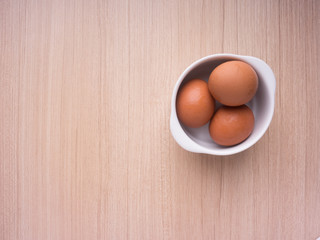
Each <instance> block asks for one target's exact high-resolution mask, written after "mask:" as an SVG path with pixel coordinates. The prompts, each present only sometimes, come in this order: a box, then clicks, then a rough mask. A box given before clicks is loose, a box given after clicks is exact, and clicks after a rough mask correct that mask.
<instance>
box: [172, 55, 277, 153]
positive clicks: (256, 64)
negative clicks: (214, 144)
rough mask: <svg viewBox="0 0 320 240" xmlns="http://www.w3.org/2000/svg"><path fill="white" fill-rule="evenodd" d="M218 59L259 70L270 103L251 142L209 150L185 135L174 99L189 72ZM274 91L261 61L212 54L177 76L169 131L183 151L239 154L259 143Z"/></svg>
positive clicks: (270, 114) (272, 80)
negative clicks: (243, 63) (234, 61)
mask: <svg viewBox="0 0 320 240" xmlns="http://www.w3.org/2000/svg"><path fill="white" fill-rule="evenodd" d="M219 59H225V60H226V61H227V60H241V61H244V62H246V63H248V64H250V65H251V66H252V67H253V68H254V69H259V72H262V75H263V76H267V77H265V78H264V79H266V78H267V79H268V81H265V85H266V87H267V94H268V99H269V101H270V107H269V108H268V109H267V111H268V113H267V119H266V121H265V125H263V126H262V127H261V130H260V131H259V132H258V133H257V135H256V136H255V137H254V138H253V139H252V138H251V141H247V140H245V141H243V142H242V143H240V144H238V145H235V146H232V147H230V148H229V147H226V148H223V149H210V148H207V147H205V146H202V145H200V144H199V143H197V142H196V141H194V140H193V139H192V138H190V137H189V136H188V135H187V133H186V132H185V131H184V130H183V128H182V126H181V124H180V122H179V120H178V117H177V112H176V97H177V93H178V90H179V88H180V85H181V83H182V82H183V80H184V79H185V77H186V76H187V75H188V73H189V72H190V71H192V70H193V69H195V68H196V67H198V66H199V65H201V64H203V63H205V62H207V61H212V60H219ZM275 89H276V79H275V76H274V73H273V71H272V69H271V68H270V66H269V65H268V64H267V63H266V62H264V61H263V60H261V59H259V58H256V57H252V56H245V55H237V54H231V53H219V54H213V55H208V56H205V57H203V58H200V59H198V60H196V61H195V62H193V63H191V64H190V65H189V66H188V67H187V68H186V69H185V70H184V71H183V72H182V74H181V75H180V76H179V78H178V81H177V82H176V84H175V86H174V89H173V92H172V97H171V115H170V131H171V134H172V136H173V138H174V139H175V141H176V142H177V143H178V144H179V145H180V146H181V147H182V148H184V149H185V150H187V151H190V152H194V153H204V154H210V155H217V156H228V155H232V154H236V153H239V152H242V151H244V150H246V149H248V148H250V147H251V146H253V145H254V144H255V143H256V142H258V141H259V139H261V138H262V136H263V135H264V134H265V132H266V131H267V129H268V127H269V125H270V123H271V120H272V117H273V113H274V104H275Z"/></svg>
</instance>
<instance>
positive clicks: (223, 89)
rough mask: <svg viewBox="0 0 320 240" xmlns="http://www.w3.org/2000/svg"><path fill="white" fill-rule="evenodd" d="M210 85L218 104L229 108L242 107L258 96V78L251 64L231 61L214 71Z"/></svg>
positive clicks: (210, 78)
mask: <svg viewBox="0 0 320 240" xmlns="http://www.w3.org/2000/svg"><path fill="white" fill-rule="evenodd" d="M208 85H209V90H210V92H211V94H212V96H213V97H214V98H215V99H216V100H217V101H218V102H221V103H222V104H224V105H227V106H240V105H242V104H245V103H247V102H249V101H250V100H251V99H252V98H253V96H254V95H255V94H256V91H257V89H258V76H257V74H256V72H255V71H254V69H253V68H252V67H251V66H250V65H249V64H247V63H244V62H241V61H229V62H225V63H222V64H221V65H219V66H218V67H216V68H215V69H214V70H213V71H212V73H211V74H210V77H209V82H208Z"/></svg>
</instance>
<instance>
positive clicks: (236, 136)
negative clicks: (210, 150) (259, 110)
mask: <svg viewBox="0 0 320 240" xmlns="http://www.w3.org/2000/svg"><path fill="white" fill-rule="evenodd" d="M253 128H254V115H253V113H252V111H251V109H250V108H249V107H247V106H246V105H242V106H238V107H227V106H222V107H220V108H219V109H218V110H217V111H216V113H215V114H214V116H213V118H212V120H211V122H210V125H209V132H210V136H211V138H212V139H213V140H214V141H215V142H216V143H217V144H219V145H222V146H232V145H236V144H238V143H241V142H242V141H244V140H245V139H246V138H248V137H249V135H250V134H251V132H252V130H253Z"/></svg>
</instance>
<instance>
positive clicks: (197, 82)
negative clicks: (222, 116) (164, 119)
mask: <svg viewBox="0 0 320 240" xmlns="http://www.w3.org/2000/svg"><path fill="white" fill-rule="evenodd" d="M176 106H177V115H178V118H179V120H180V121H181V122H182V123H183V124H184V125H186V126H188V127H192V128H197V127H201V126H202V125H204V124H206V123H207V122H208V121H209V120H210V118H211V117H212V115H213V112H214V106H215V103H214V99H213V97H212V96H211V94H210V92H209V89H208V84H207V82H205V81H203V80H201V79H193V80H191V81H189V82H187V83H186V84H184V85H183V86H182V87H181V88H180V90H179V92H178V96H177V105H176Z"/></svg>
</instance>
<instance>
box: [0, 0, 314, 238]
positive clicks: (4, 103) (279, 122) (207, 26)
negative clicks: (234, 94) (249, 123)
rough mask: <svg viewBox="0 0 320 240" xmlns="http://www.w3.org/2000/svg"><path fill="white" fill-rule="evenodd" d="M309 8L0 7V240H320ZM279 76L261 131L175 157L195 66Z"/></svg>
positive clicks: (235, 3)
mask: <svg viewBox="0 0 320 240" xmlns="http://www.w3.org/2000/svg"><path fill="white" fill-rule="evenodd" d="M319 23H320V3H319V1H317V0H306V1H298V0H296V1H274V0H267V1H263V0H258V1H253V0H244V1H239V0H203V1H196V0H188V1H182V0H176V1H165V0H161V1H147V0H120V1H112V0H106V1H105V0H98V1H85V0H81V1H75V0H72V1H65V0H62V1H58V0H54V1H49V0H48V1H39V0H33V1H26V0H22V1H1V2H0V109H1V115H0V203H1V205H0V239H5V240H7V239H8V240H11V239H18V240H22V239H23V240H24V239H33V240H34V239H316V238H317V237H319V236H320V220H319V216H320V184H319V183H320V162H319V153H320V150H319V149H320V131H319V130H318V119H319V116H320V115H319V114H320V113H319V112H320V108H319V103H320V96H319V91H320V79H319V73H318V66H319V65H320V60H319V54H320V53H319V43H320V29H319V27H318V26H319ZM221 52H229V53H236V54H242V55H252V56H256V57H259V58H261V59H263V60H264V61H266V62H267V63H268V64H269V65H270V66H271V68H272V69H273V71H274V73H275V75H276V78H277V91H276V108H275V113H274V118H273V121H272V123H271V125H270V128H269V130H268V131H267V133H266V134H265V135H264V137H263V138H262V139H261V140H260V141H259V142H258V143H257V144H256V145H255V146H254V147H252V148H250V149H249V150H247V151H245V152H243V153H240V154H236V155H233V156H229V157H214V156H208V155H199V154H194V153H189V152H186V151H185V150H183V149H181V148H180V147H179V146H178V145H177V144H176V143H175V141H174V140H173V138H172V136H171V134H170V131H169V116H170V102H171V92H172V89H173V87H174V84H175V82H176V80H177V78H178V77H179V75H180V73H181V72H182V71H183V70H184V69H185V68H186V67H187V66H188V65H189V64H191V63H192V62H193V61H195V60H197V59H199V58H201V57H203V56H206V55H209V54H214V53H221Z"/></svg>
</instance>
